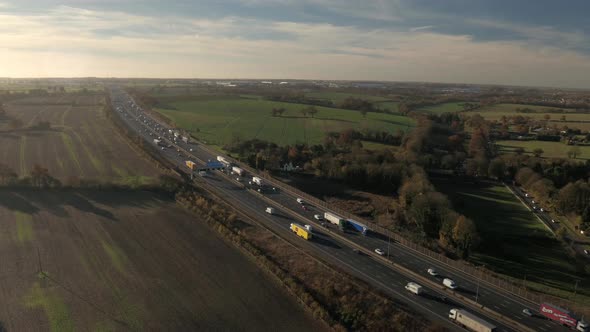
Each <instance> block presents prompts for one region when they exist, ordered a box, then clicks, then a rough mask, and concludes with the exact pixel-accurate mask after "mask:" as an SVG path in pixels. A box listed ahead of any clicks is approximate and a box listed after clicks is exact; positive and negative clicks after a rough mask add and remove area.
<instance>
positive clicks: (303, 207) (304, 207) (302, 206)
mask: <svg viewBox="0 0 590 332" xmlns="http://www.w3.org/2000/svg"><path fill="white" fill-rule="evenodd" d="M301 208H302V209H303V210H304V211H309V209H308V208H307V206H305V205H303V204H302V205H301Z"/></svg>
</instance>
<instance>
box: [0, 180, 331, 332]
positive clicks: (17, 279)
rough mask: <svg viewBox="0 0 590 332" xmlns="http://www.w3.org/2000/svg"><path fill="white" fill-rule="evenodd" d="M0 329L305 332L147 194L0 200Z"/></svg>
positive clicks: (203, 235)
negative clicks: (0, 221)
mask: <svg viewBox="0 0 590 332" xmlns="http://www.w3.org/2000/svg"><path fill="white" fill-rule="evenodd" d="M0 220H2V221H3V222H2V223H0V262H1V263H0V298H1V299H2V301H0V324H1V326H0V330H4V329H6V330H8V331H43V330H51V331H72V330H76V331H127V330H136V331H148V330H151V331H161V330H174V331H211V330H218V331H219V330H226V331H236V330H239V331H244V330H252V331H311V330H322V329H323V328H322V326H323V325H320V323H319V322H317V321H315V320H314V319H313V318H311V316H310V315H309V314H307V313H306V312H304V311H303V309H302V308H301V306H300V305H298V304H297V303H295V300H294V299H293V298H292V297H291V296H289V295H287V294H286V293H285V291H284V290H283V289H282V288H281V287H280V286H278V285H277V284H276V282H275V281H273V280H272V279H270V278H269V277H268V276H267V275H266V274H265V273H264V272H262V271H261V270H259V269H258V268H257V267H256V266H255V265H254V263H252V262H251V261H249V260H248V259H245V256H244V255H243V254H241V253H240V252H238V251H237V249H235V247H233V246H230V245H228V244H227V243H226V242H224V241H223V240H221V239H219V238H218V237H217V236H216V233H215V232H213V231H212V230H211V229H210V228H209V227H208V226H207V225H206V224H205V223H204V222H203V221H201V220H199V219H198V218H196V217H195V216H194V215H191V214H189V213H187V212H185V211H184V210H182V209H180V208H178V207H177V206H176V205H175V203H174V202H172V201H170V200H168V199H166V198H164V197H161V196H157V195H155V194H153V193H149V192H114V191H111V192H96V191H95V192H92V191H56V192H51V191H47V192H35V191H7V190H4V191H0Z"/></svg>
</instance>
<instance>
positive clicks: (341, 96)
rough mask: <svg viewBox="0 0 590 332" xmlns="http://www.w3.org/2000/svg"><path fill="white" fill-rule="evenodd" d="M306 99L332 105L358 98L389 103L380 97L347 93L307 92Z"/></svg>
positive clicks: (386, 99)
mask: <svg viewBox="0 0 590 332" xmlns="http://www.w3.org/2000/svg"><path fill="white" fill-rule="evenodd" d="M305 96H306V97H307V98H314V99H324V100H330V101H332V102H334V103H340V102H343V101H344V100H345V99H346V98H359V99H364V100H367V101H371V102H385V101H389V99H388V98H385V97H380V96H372V95H365V94H360V93H347V92H309V93H306V94H305Z"/></svg>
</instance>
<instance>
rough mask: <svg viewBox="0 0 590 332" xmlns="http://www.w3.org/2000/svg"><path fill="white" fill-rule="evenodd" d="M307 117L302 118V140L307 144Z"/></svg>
mask: <svg viewBox="0 0 590 332" xmlns="http://www.w3.org/2000/svg"><path fill="white" fill-rule="evenodd" d="M307 124H308V121H307V118H305V119H304V120H303V141H304V142H305V143H306V144H307Z"/></svg>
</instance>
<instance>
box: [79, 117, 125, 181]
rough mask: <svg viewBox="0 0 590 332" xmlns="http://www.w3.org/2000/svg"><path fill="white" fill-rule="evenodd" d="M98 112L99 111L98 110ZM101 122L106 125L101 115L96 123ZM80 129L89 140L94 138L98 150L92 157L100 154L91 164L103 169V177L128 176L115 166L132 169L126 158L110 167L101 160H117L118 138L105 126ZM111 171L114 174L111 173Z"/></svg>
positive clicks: (84, 126)
mask: <svg viewBox="0 0 590 332" xmlns="http://www.w3.org/2000/svg"><path fill="white" fill-rule="evenodd" d="M96 110H98V109H96ZM96 110H92V111H96ZM101 122H105V123H106V118H105V117H104V115H103V114H101V113H99V114H98V117H97V120H96V123H97V124H98V123H101ZM80 129H81V130H82V131H83V132H84V135H85V136H86V137H87V138H92V140H93V142H94V143H96V148H95V149H94V150H95V151H96V153H94V154H92V156H94V155H95V154H98V157H95V159H96V160H92V159H91V162H92V163H93V164H94V166H95V167H96V166H97V165H99V167H100V168H101V169H102V174H101V175H102V176H105V177H106V176H108V177H111V176H113V174H117V175H118V176H119V177H125V176H127V171H125V170H123V169H121V168H119V167H117V165H115V164H118V165H124V167H125V168H128V169H132V168H131V167H129V166H128V163H127V158H126V157H123V156H122V158H118V159H117V160H116V163H115V162H110V163H108V165H104V164H103V163H102V162H101V160H113V159H114V158H115V149H114V147H116V146H119V145H120V144H121V142H119V141H118V140H117V139H116V138H118V136H113V135H112V133H108V132H107V131H106V130H105V127H104V126H98V125H94V126H89V125H83V126H81V127H80ZM99 129H102V130H99ZM107 136H109V137H110V140H107V138H106V137H107ZM115 137H116V138H115ZM109 166H110V167H109ZM109 170H110V171H112V172H109Z"/></svg>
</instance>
